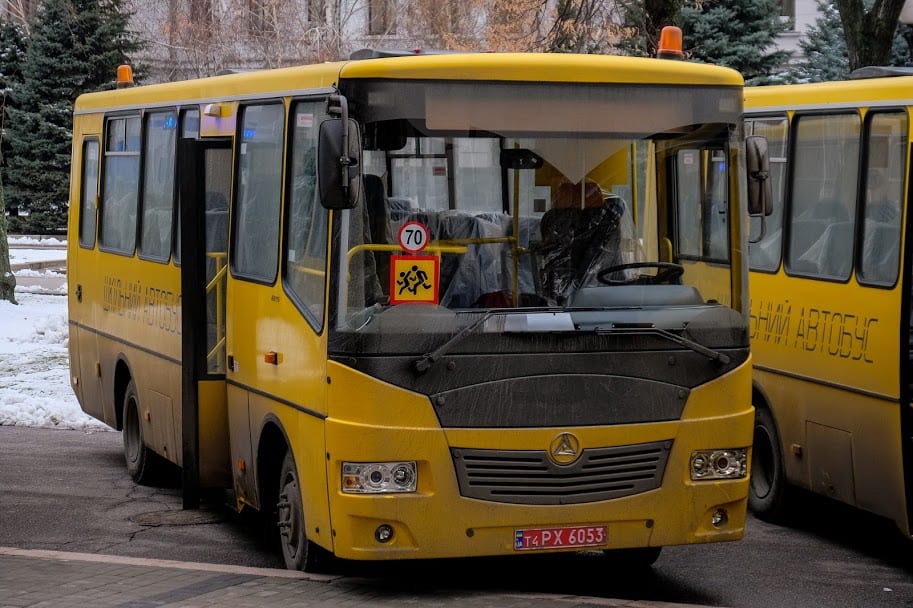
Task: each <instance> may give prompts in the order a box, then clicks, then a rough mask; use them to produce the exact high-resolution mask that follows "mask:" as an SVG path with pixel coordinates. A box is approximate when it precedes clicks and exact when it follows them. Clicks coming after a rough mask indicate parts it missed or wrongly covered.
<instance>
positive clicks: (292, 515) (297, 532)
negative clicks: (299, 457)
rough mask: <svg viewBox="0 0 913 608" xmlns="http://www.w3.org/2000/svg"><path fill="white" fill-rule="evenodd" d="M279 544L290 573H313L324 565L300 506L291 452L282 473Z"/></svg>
mask: <svg viewBox="0 0 913 608" xmlns="http://www.w3.org/2000/svg"><path fill="white" fill-rule="evenodd" d="M277 507H278V508H277V514H278V525H279V542H280V544H281V545H282V557H283V558H284V559H285V567H286V568H288V569H289V570H304V571H305V572H314V571H316V570H318V569H319V567H320V565H321V563H322V562H323V559H322V558H323V555H322V553H323V550H322V549H321V548H320V547H318V546H317V545H316V544H315V543H312V542H311V541H309V540H308V539H307V528H306V527H305V522H304V508H303V506H302V503H301V484H299V483H298V470H297V469H296V468H295V458H294V457H293V456H292V452H291V450H289V451H288V452H286V454H285V458H284V459H283V461H282V469H281V472H280V473H279V503H278V505H277Z"/></svg>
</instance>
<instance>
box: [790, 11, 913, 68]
mask: <svg viewBox="0 0 913 608" xmlns="http://www.w3.org/2000/svg"><path fill="white" fill-rule="evenodd" d="M818 12H819V13H820V15H819V16H818V18H817V19H815V25H814V26H813V27H810V28H808V30H807V34H806V37H805V39H803V40H800V41H799V47H800V48H801V49H802V58H801V60H800V61H799V62H798V64H797V65H796V68H795V70H794V76H795V80H796V81H797V82H824V81H827V80H845V79H847V78H849V77H850V58H849V52H848V50H847V42H846V35H845V33H844V30H843V22H842V21H841V19H840V13H839V11H838V10H837V5H836V3H835V2H834V0H818ZM911 39H913V28H911V27H910V26H908V25H902V24H901V25H900V26H899V27H898V28H897V31H896V32H895V34H894V41H893V44H892V47H891V59H890V62H889V64H890V65H899V66H902V65H907V64H909V62H910V59H911V56H910V53H911V51H910V41H911Z"/></svg>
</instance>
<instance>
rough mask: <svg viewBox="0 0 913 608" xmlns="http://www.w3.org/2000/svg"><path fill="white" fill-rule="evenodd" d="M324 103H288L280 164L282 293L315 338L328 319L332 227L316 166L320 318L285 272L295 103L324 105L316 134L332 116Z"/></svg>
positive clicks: (313, 99) (308, 99) (320, 98)
mask: <svg viewBox="0 0 913 608" xmlns="http://www.w3.org/2000/svg"><path fill="white" fill-rule="evenodd" d="M326 101H327V98H326V95H315V96H304V97H295V98H292V99H290V100H289V103H288V106H287V108H286V111H287V116H286V143H285V150H286V155H285V156H286V158H285V160H284V163H283V165H284V168H285V175H284V183H283V195H284V201H283V205H282V234H281V236H280V238H281V241H282V242H281V251H280V255H281V257H280V261H279V264H280V274H281V281H282V288H283V291H285V293H286V295H288V297H289V299H290V300H291V301H292V303H293V304H294V305H295V308H297V309H298V311H299V312H300V313H301V315H302V316H303V317H304V318H305V320H306V321H307V322H308V324H309V325H310V326H311V328H312V329H313V330H314V332H315V333H316V334H317V335H323V333H324V332H325V330H326V324H327V317H328V311H327V308H328V306H327V286H328V285H329V282H330V242H331V232H330V231H331V226H330V218H329V213H330V212H329V210H327V209H326V208H325V207H324V206H323V204H322V203H321V202H320V191H319V189H318V187H317V179H318V178H317V167H316V164H315V172H314V187H315V193H314V196H315V201H316V204H317V207H319V209H318V211H319V212H322V213H325V214H327V225H326V230H325V240H324V243H323V255H324V259H323V272H324V275H323V292H322V298H321V302H320V305H321V311H320V315H319V316H318V315H317V314H315V311H314V310H313V309H312V307H311V305H310V303H308V302H306V301H305V300H304V298H302V296H301V294H300V293H299V292H298V291H297V290H296V289H295V287H294V286H293V285H292V284H291V281H290V279H289V276H288V275H289V272H288V267H289V246H290V244H291V242H292V241H291V237H290V235H289V231H290V230H291V228H292V220H291V213H292V202H293V200H294V197H293V193H292V190H293V188H294V183H293V180H294V177H295V170H294V167H293V164H294V162H295V158H294V151H295V149H294V144H295V126H294V125H293V123H292V121H293V120H297V112H296V108H297V106H298V104H313V106H314V107H316V108H320V107H321V105H323V112H322V114H321V115H320V116H321V120H320V121H319V122H316V121H315V124H314V128H315V129H317V132H318V133H319V129H320V125H321V124H322V122H323V121H324V120H327V119H330V118H332V116H330V114H329V113H328V112H326V107H325V104H326ZM315 118H316V117H315ZM315 144H316V140H315ZM316 152H317V150H316V145H315V149H314V153H315V160H316Z"/></svg>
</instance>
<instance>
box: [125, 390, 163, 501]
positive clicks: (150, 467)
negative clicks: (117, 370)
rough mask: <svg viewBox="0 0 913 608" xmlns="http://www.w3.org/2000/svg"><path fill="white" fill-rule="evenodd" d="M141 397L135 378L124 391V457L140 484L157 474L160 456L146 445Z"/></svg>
mask: <svg viewBox="0 0 913 608" xmlns="http://www.w3.org/2000/svg"><path fill="white" fill-rule="evenodd" d="M139 411H140V407H139V397H138V395H137V392H136V384H135V383H134V382H133V380H130V383H129V384H128V385H127V390H126V392H125V393H124V430H123V439H124V459H125V460H126V461H127V473H129V474H130V477H131V478H133V481H135V482H136V483H138V484H148V483H150V482H151V481H152V480H153V478H154V477H155V475H156V474H157V462H158V461H157V458H158V456H157V455H156V454H155V453H154V452H153V451H152V450H150V449H149V448H148V447H147V446H146V440H145V436H144V434H143V425H142V422H141V421H140V417H139Z"/></svg>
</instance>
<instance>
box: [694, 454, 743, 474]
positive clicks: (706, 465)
mask: <svg viewBox="0 0 913 608" xmlns="http://www.w3.org/2000/svg"><path fill="white" fill-rule="evenodd" d="M747 463H748V450H747V449H745V448H742V449H732V450H698V451H696V452H692V453H691V480H692V481H700V480H707V479H742V478H743V477H745V476H746V475H747V473H748V466H747Z"/></svg>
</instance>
